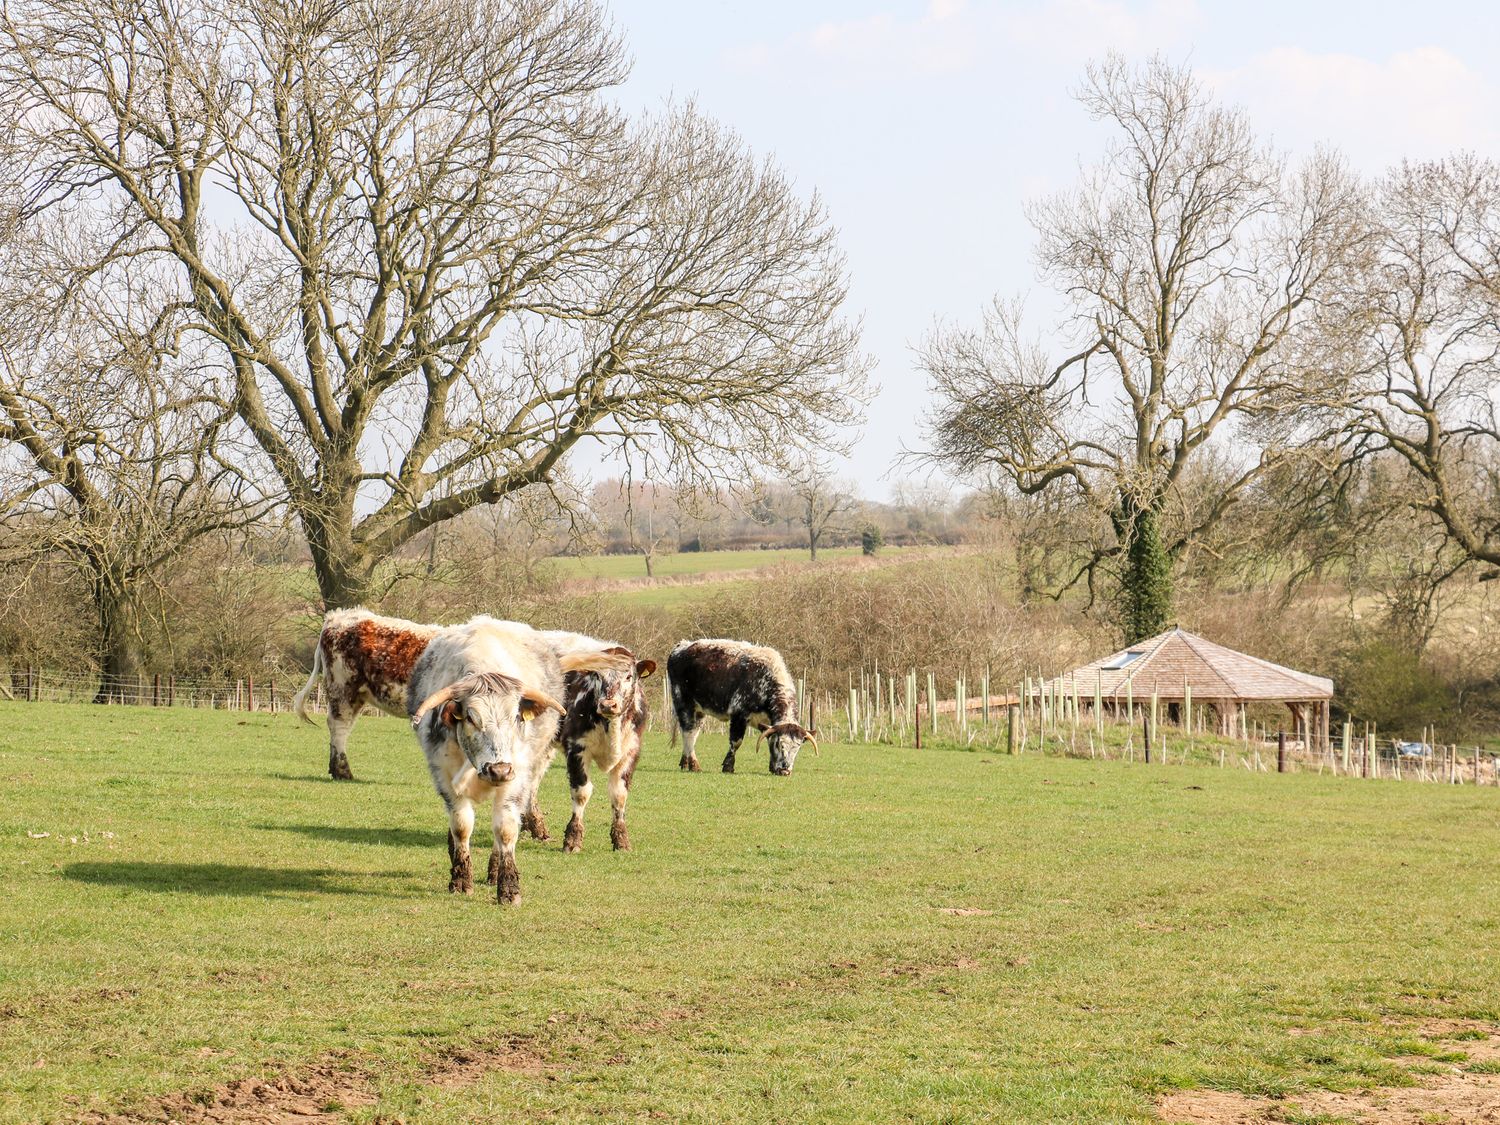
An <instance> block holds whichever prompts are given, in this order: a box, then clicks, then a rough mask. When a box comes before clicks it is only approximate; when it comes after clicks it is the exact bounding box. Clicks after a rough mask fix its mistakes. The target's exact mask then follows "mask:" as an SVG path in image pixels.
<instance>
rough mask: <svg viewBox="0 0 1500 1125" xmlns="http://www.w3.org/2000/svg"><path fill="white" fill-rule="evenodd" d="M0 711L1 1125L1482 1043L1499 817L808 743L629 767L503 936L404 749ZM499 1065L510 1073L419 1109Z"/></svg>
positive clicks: (1100, 1113) (1472, 796) (955, 1078)
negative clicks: (468, 891) (192, 1108)
mask: <svg viewBox="0 0 1500 1125" xmlns="http://www.w3.org/2000/svg"><path fill="white" fill-rule="evenodd" d="M0 710H3V716H0V718H3V721H4V728H5V730H6V732H7V735H6V739H5V741H4V743H3V745H0V785H3V792H4V794H5V799H4V801H3V802H0V862H3V864H4V867H5V870H6V872H7V878H6V887H5V894H4V896H3V898H0V943H3V944H0V1120H3V1121H15V1122H21V1121H26V1122H31V1121H48V1120H65V1119H70V1118H74V1117H77V1116H78V1115H79V1114H81V1113H84V1112H87V1111H90V1110H99V1109H105V1108H120V1107H125V1108H128V1107H130V1106H132V1105H143V1104H149V1103H150V1102H151V1100H152V1099H153V1098H158V1097H160V1096H162V1095H164V1094H167V1093H171V1092H174V1091H189V1092H191V1091H199V1090H206V1089H208V1088H210V1087H212V1086H213V1085H214V1084H216V1083H223V1082H227V1081H230V1080H233V1079H236V1078H240V1077H245V1076H251V1075H259V1074H269V1073H275V1072H278V1071H292V1072H295V1071H296V1070H297V1069H298V1068H300V1067H305V1066H307V1065H309V1064H310V1063H312V1062H314V1061H316V1060H318V1059H321V1058H326V1057H327V1056H329V1055H330V1054H334V1053H339V1052H347V1056H345V1057H347V1058H349V1059H352V1060H354V1061H356V1062H358V1063H359V1064H360V1065H362V1066H363V1067H364V1068H365V1069H367V1070H368V1072H369V1073H370V1074H372V1075H374V1076H375V1077H374V1079H373V1081H374V1083H375V1089H376V1092H377V1093H378V1095H379V1098H380V1102H379V1104H378V1105H376V1106H373V1107H365V1108H360V1109H356V1110H354V1111H352V1116H353V1117H354V1118H355V1119H356V1120H358V1121H364V1122H373V1121H375V1120H376V1119H377V1117H379V1118H380V1119H383V1120H387V1121H390V1120H395V1119H397V1118H401V1119H403V1120H405V1121H406V1122H408V1123H409V1125H417V1123H426V1122H464V1121H471V1120H476V1119H491V1118H493V1119H502V1118H503V1119H523V1118H533V1117H541V1116H547V1115H550V1116H552V1117H555V1118H558V1119H561V1120H581V1119H584V1118H598V1117H604V1118H614V1119H625V1118H628V1119H636V1118H641V1117H646V1116H653V1115H654V1116H657V1117H660V1118H662V1119H670V1120H689V1121H691V1120H700V1121H709V1120H713V1121H719V1120H750V1121H782V1120H789V1119H803V1120H805V1119H812V1118H816V1119H820V1120H849V1121H867V1120H876V1119H880V1120H890V1119H902V1120H923V1121H937V1120H952V1121H966V1120H974V1119H990V1120H999V1121H1017V1122H1021V1121H1025V1122H1040V1121H1048V1122H1052V1121H1079V1122H1081V1121H1090V1122H1118V1121H1131V1120H1149V1119H1151V1109H1150V1107H1151V1104H1152V1102H1153V1099H1154V1098H1155V1096H1156V1095H1157V1094H1159V1093H1160V1092H1162V1091H1164V1090H1168V1089H1171V1088H1174V1087H1182V1086H1195V1085H1211V1086H1217V1087H1223V1088H1229V1089H1238V1090H1243V1091H1247V1092H1250V1093H1270V1094H1275V1093H1282V1092H1287V1091H1293V1090H1296V1089H1299V1088H1303V1087H1306V1086H1310V1085H1311V1086H1319V1085H1323V1086H1333V1087H1346V1086H1350V1085H1355V1084H1367V1083H1370V1082H1402V1081H1409V1080H1410V1079H1409V1077H1408V1075H1407V1071H1406V1069H1405V1068H1404V1067H1403V1066H1402V1065H1401V1064H1398V1063H1396V1062H1393V1061H1391V1060H1393V1059H1394V1058H1395V1056H1396V1055H1398V1054H1399V1053H1400V1050H1398V1048H1401V1047H1403V1046H1409V1045H1410V1041H1411V1039H1412V1038H1413V1024H1412V1021H1415V1020H1416V1019H1417V1018H1419V1017H1422V1016H1428V1015H1434V1014H1441V1015H1443V1016H1445V1017H1466V1018H1475V1019H1486V1020H1493V1019H1495V1018H1496V1017H1497V1015H1500V974H1496V973H1495V972H1493V971H1492V970H1490V969H1486V968H1485V966H1486V965H1489V964H1491V962H1492V960H1493V958H1494V956H1495V952H1496V951H1495V945H1496V938H1497V933H1500V916H1497V914H1496V911H1495V902H1494V886H1495V884H1494V879H1493V877H1492V875H1491V874H1490V873H1489V872H1490V868H1489V866H1487V862H1488V861H1487V860H1486V859H1485V857H1487V856H1493V855H1494V854H1495V853H1496V850H1497V846H1500V817H1497V816H1496V809H1497V801H1500V794H1497V793H1496V791H1494V790H1489V789H1475V788H1473V787H1462V788H1450V787H1446V786H1439V785H1395V784H1382V783H1374V782H1370V783H1362V782H1357V781H1351V780H1348V779H1332V778H1322V777H1318V776H1316V775H1311V774H1299V775H1292V776H1285V777H1278V776H1275V775H1251V774H1249V773H1247V772H1245V771H1243V770H1224V771H1220V770H1217V769H1209V768H1205V767H1193V766H1173V767H1165V768H1152V769H1146V768H1144V767H1142V766H1128V765H1125V764H1122V763H1118V762H1109V763H1105V762H1088V761H1070V760H1060V759H1050V758H1040V757H1037V756H1034V755H1033V756H1026V757H1020V758H1008V757H1004V756H999V755H994V754H988V753H955V752H943V751H925V752H922V753H918V752H915V751H910V750H902V749H894V748H890V747H860V748H853V747H837V746H828V747H825V748H824V751H823V754H822V756H821V757H816V758H815V757H810V756H808V755H805V754H804V756H803V757H802V758H801V759H799V761H798V765H797V772H796V774H795V775H794V776H793V777H791V778H789V779H780V778H773V777H771V776H769V775H768V774H766V773H765V772H764V769H763V768H759V769H752V768H748V767H749V766H750V764H751V763H750V762H749V761H747V762H746V763H745V767H743V768H744V772H742V773H740V774H738V775H735V776H731V777H726V776H723V775H721V774H719V773H716V772H715V773H708V772H705V773H703V774H698V775H686V774H681V773H679V772H678V771H677V770H676V768H675V762H676V754H675V752H671V751H669V750H668V749H667V748H666V747H665V746H664V745H663V744H662V741H661V740H660V739H653V740H652V741H651V743H650V744H649V745H648V748H647V753H646V755H645V758H644V760H643V763H642V767H641V769H640V771H639V773H638V774H637V777H636V786H635V792H634V797H633V800H632V802H631V816H630V825H631V835H632V839H633V842H634V844H635V850H634V851H632V852H629V853H620V854H612V853H611V852H610V850H609V843H608V832H607V831H606V829H607V820H608V810H607V807H606V806H607V802H606V801H605V799H604V793H603V786H600V787H599V791H598V792H597V793H596V796H595V805H594V807H593V808H592V809H591V817H590V829H589V837H588V840H587V843H586V845H585V846H586V849H587V850H586V851H585V853H584V854H583V855H579V856H564V855H562V854H561V852H560V850H559V848H558V845H557V844H556V843H553V844H550V845H545V846H544V845H539V844H532V843H528V844H523V847H522V854H521V857H520V866H521V870H522V876H523V883H524V893H525V901H524V902H523V903H522V904H521V905H520V906H519V907H518V908H514V909H505V910H502V909H500V908H499V907H497V906H496V905H495V904H494V902H493V900H492V899H490V898H489V897H488V895H486V894H484V893H482V891H476V894H475V895H474V897H472V898H458V897H451V896H449V895H448V894H447V893H446V892H445V890H444V888H445V886H446V854H445V850H444V847H443V845H442V842H441V841H442V835H443V823H444V822H443V816H442V813H441V809H440V806H439V805H438V802H437V800H436V799H435V797H434V796H433V794H432V792H431V789H430V784H429V782H428V781H427V779H426V776H425V769H424V767H423V765H422V762H421V760H420V758H419V755H418V754H417V751H416V748H415V746H414V745H413V744H412V741H411V738H410V735H409V734H408V733H407V732H406V731H405V730H404V729H403V726H404V724H401V723H399V722H397V721H394V720H383V719H366V720H365V721H363V722H362V723H361V725H360V726H359V728H358V729H357V730H356V732H355V734H354V738H353V740H352V746H351V758H352V760H353V764H354V768H355V771H356V773H357V774H359V775H360V781H358V782H356V783H354V784H335V783H332V782H330V781H328V780H327V779H326V778H324V777H323V776H322V768H323V764H324V762H325V760H326V757H325V744H324V741H323V737H322V731H321V730H320V729H318V730H314V729H312V728H309V727H305V726H301V725H298V724H296V723H295V722H294V721H293V720H291V719H290V718H289V717H286V716H269V715H257V716H236V715H226V714H215V713H194V712H186V711H174V712H164V711H149V710H138V709H130V708H111V709H92V708H86V707H82V706H78V707H66V706H61V705H45V704H35V705H24V704H6V705H3V707H0ZM721 737H722V736H716V737H715V738H714V740H713V743H712V744H710V743H708V742H705V743H704V744H703V746H702V749H701V750H700V754H701V756H702V757H703V758H704V760H705V762H706V763H709V762H714V761H716V760H717V758H718V756H719V746H718V745H717V743H718V739H719V738H721ZM563 774H564V771H563V770H561V769H555V770H554V771H553V772H552V774H551V775H550V776H549V777H548V779H547V786H546V791H545V793H544V795H543V801H544V806H545V807H546V808H547V810H548V812H549V814H550V816H551V818H552V820H553V826H554V830H557V829H558V828H560V827H561V824H562V822H563V821H564V820H565V819H566V815H565V814H566V805H565V797H566V785H565V778H564V776H563ZM41 832H47V833H50V835H48V836H46V837H45V838H32V837H31V836H30V835H28V833H41ZM482 856H483V853H481V859H482ZM481 869H482V868H481ZM954 909H962V910H964V911H965V913H947V912H945V910H954ZM1387 1021H1391V1022H1387ZM1403 1021H1405V1022H1404V1023H1403ZM1292 1029H1298V1032H1299V1033H1298V1034H1296V1035H1292V1034H1289V1032H1290V1031H1291V1030H1292ZM505 1037H513V1038H514V1039H515V1040H516V1041H517V1042H521V1043H524V1044H525V1045H526V1049H527V1051H529V1052H531V1055H530V1056H529V1057H533V1058H535V1059H537V1060H540V1061H539V1063H538V1065H535V1066H531V1067H523V1068H520V1069H515V1068H511V1069H506V1068H501V1067H496V1068H492V1069H491V1070H489V1071H488V1072H486V1073H484V1074H482V1075H481V1076H479V1077H478V1080H477V1081H475V1082H473V1083H468V1084H462V1085H456V1086H443V1085H434V1084H431V1083H430V1082H427V1081H425V1080H424V1071H425V1068H426V1067H428V1066H429V1065H430V1064H431V1062H432V1060H434V1059H435V1058H437V1057H438V1056H439V1055H440V1054H441V1053H442V1052H443V1051H444V1050H446V1049H451V1048H455V1047H458V1048H461V1047H463V1046H464V1045H467V1044H473V1043H476V1042H480V1041H489V1042H495V1041H497V1040H498V1039H501V1038H505Z"/></svg>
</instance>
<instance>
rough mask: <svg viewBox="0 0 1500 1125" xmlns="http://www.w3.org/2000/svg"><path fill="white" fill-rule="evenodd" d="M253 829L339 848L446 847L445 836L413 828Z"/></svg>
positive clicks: (277, 826) (263, 826)
mask: <svg viewBox="0 0 1500 1125" xmlns="http://www.w3.org/2000/svg"><path fill="white" fill-rule="evenodd" d="M255 827H256V828H259V829H262V830H264V831H266V832H296V833H299V834H301V835H303V836H311V837H313V838H314V839H317V840H333V841H335V842H337V843H340V844H381V845H384V846H385V847H389V848H445V847H447V846H448V833H447V831H446V830H444V829H440V828H439V829H430V830H428V831H425V832H419V831H417V830H416V829H415V828H344V827H340V826H339V825H335V824H257V825H255Z"/></svg>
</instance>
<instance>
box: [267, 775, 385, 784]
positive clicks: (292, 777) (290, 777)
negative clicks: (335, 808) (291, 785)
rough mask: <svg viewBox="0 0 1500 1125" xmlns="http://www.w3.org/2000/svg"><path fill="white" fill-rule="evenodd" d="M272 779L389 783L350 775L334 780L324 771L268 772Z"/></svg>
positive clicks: (311, 781) (318, 782)
mask: <svg viewBox="0 0 1500 1125" xmlns="http://www.w3.org/2000/svg"><path fill="white" fill-rule="evenodd" d="M266 776H267V777H268V778H270V779H271V780H272V781H302V782H306V783H308V784H311V785H340V786H342V785H390V784H391V782H389V781H375V780H373V779H372V778H368V777H350V778H345V779H343V780H341V781H335V780H334V779H333V778H331V777H329V776H328V775H327V774H326V773H268V774H266Z"/></svg>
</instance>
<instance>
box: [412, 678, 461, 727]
mask: <svg viewBox="0 0 1500 1125" xmlns="http://www.w3.org/2000/svg"><path fill="white" fill-rule="evenodd" d="M457 689H458V684H457V683H452V684H449V685H448V686H447V687H445V688H438V690H437V691H435V692H433V693H432V694H431V695H429V696H428V697H427V698H426V699H424V700H422V705H421V706H420V707H418V708H417V709H416V710H415V711H413V712H412V716H411V725H412V726H414V727H415V726H419V725H420V724H421V722H422V720H423V719H425V718H426V717H427V712H429V711H431V710H432V709H433V708H434V707H441V706H442V705H443V704H444V703H447V702H448V700H450V699H452V698H453V697H454V696H456V695H457V694H458V691H457Z"/></svg>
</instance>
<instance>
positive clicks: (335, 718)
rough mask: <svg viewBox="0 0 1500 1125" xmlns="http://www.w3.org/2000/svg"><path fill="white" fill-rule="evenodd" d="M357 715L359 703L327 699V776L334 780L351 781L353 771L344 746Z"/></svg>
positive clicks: (347, 741) (346, 743)
mask: <svg viewBox="0 0 1500 1125" xmlns="http://www.w3.org/2000/svg"><path fill="white" fill-rule="evenodd" d="M358 716H359V704H357V703H356V704H354V705H353V706H350V705H348V704H344V703H336V702H334V701H333V700H329V703H328V776H329V777H331V778H333V779H334V780H335V781H353V780H354V772H353V771H352V770H351V769H350V768H349V755H348V754H346V753H345V752H344V747H346V746H347V745H348V744H349V732H350V731H351V730H353V729H354V720H355V719H356V718H357V717H358Z"/></svg>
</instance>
